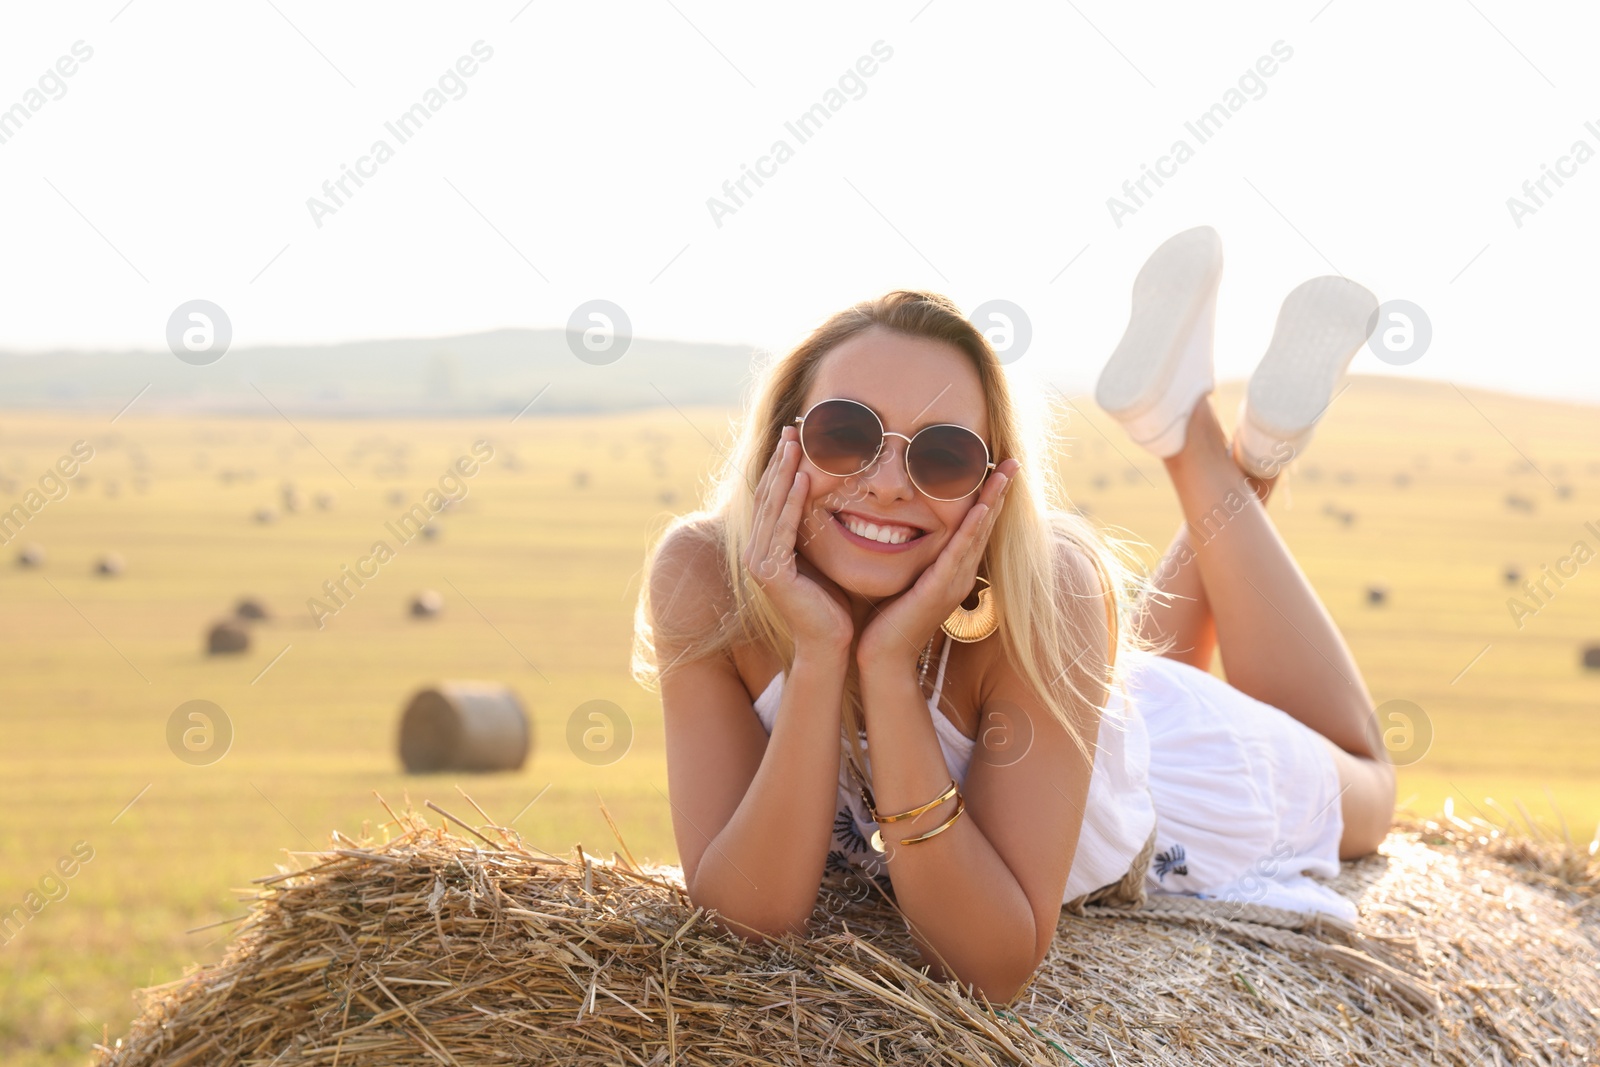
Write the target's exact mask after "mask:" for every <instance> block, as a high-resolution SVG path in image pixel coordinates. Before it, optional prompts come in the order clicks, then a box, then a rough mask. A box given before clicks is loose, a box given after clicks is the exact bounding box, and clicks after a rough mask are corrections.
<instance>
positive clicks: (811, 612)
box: [744, 426, 855, 651]
mask: <svg viewBox="0 0 1600 1067" xmlns="http://www.w3.org/2000/svg"><path fill="white" fill-rule="evenodd" d="M800 459H801V451H800V441H799V433H798V431H797V430H796V429H795V427H793V426H785V427H784V428H783V431H782V433H781V434H780V435H779V440H778V447H777V448H775V449H774V450H773V453H772V458H771V459H770V460H769V461H768V462H767V469H766V470H765V471H763V472H762V474H761V481H760V482H758V483H756V489H755V517H754V521H753V522H752V524H751V530H750V540H749V542H748V543H747V544H746V545H745V550H744V566H745V571H746V573H748V574H749V576H750V580H751V581H752V582H754V583H755V584H756V585H757V586H758V587H760V589H761V590H762V591H763V592H764V593H766V595H767V597H768V598H769V599H770V600H771V601H772V603H773V606H774V607H775V608H777V610H778V613H779V614H780V615H782V616H783V619H784V621H785V622H786V623H788V625H789V632H790V633H791V634H793V635H794V641H795V647H796V649H801V648H819V649H829V650H832V651H848V650H849V648H850V643H851V641H852V640H853V638H854V637H855V623H854V621H853V620H852V619H851V615H850V600H849V598H848V597H847V596H846V595H845V594H844V592H843V591H842V590H841V589H840V588H839V587H838V586H837V585H835V584H834V583H833V582H832V581H830V580H829V579H828V578H827V577H826V576H825V575H822V574H820V573H818V572H817V570H816V569H815V568H814V567H811V566H810V565H809V564H807V565H805V567H804V568H803V569H802V567H801V566H800V564H802V563H804V562H805V561H803V560H801V559H800V557H799V556H798V555H797V554H796V552H795V540H796V538H797V536H798V534H799V529H800V515H801V511H802V509H803V508H804V507H805V504H806V501H807V500H808V499H809V498H810V491H811V477H810V475H809V474H808V473H807V472H806V471H804V470H801V469H800V468H801V464H800Z"/></svg>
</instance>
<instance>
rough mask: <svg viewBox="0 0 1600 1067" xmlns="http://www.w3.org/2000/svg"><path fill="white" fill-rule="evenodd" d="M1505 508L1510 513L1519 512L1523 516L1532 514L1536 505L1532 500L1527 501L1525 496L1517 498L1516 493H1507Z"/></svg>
mask: <svg viewBox="0 0 1600 1067" xmlns="http://www.w3.org/2000/svg"><path fill="white" fill-rule="evenodd" d="M1506 507H1507V508H1510V509H1511V510H1512V511H1520V512H1522V513H1523V514H1524V515H1531V514H1533V512H1534V509H1535V507H1536V505H1535V504H1534V502H1533V501H1532V500H1529V499H1528V498H1527V497H1525V496H1518V495H1517V494H1516V493H1507V494H1506Z"/></svg>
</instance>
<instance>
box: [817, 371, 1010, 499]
mask: <svg viewBox="0 0 1600 1067" xmlns="http://www.w3.org/2000/svg"><path fill="white" fill-rule="evenodd" d="M835 400H841V401H843V402H844V403H846V404H854V405H856V407H858V408H861V409H862V410H863V411H865V412H866V413H867V414H868V415H871V416H872V419H873V421H874V422H876V423H877V424H878V433H879V434H881V435H882V436H880V437H879V439H878V450H877V451H876V452H874V453H873V454H872V458H871V459H869V460H867V462H866V463H864V464H863V465H862V466H861V469H860V470H856V471H852V472H851V473H849V474H833V473H832V472H830V471H825V470H823V468H822V466H821V465H820V464H818V463H817V462H816V461H815V460H813V459H811V453H810V452H809V451H808V450H807V449H806V435H805V422H806V417H807V416H809V415H810V414H811V413H812V412H813V411H815V410H817V408H819V407H821V406H822V405H823V404H827V403H831V402H833V401H835ZM794 421H795V426H796V427H798V429H797V430H796V431H795V432H796V434H797V435H798V437H799V438H800V451H801V452H802V453H803V454H804V455H805V457H806V459H807V460H808V461H809V462H810V463H811V465H812V466H813V467H816V468H817V469H818V470H822V471H823V473H824V474H828V475H829V476H830V477H834V478H854V477H855V476H856V475H857V474H860V473H861V471H864V470H866V469H867V468H869V467H871V466H872V465H873V464H874V463H876V462H877V461H878V457H879V456H881V455H883V446H884V445H886V444H888V443H889V438H890V437H891V436H892V437H898V438H900V439H901V440H902V441H904V442H905V443H906V447H905V452H904V453H903V454H902V455H901V457H900V458H901V461H902V462H903V463H904V464H905V467H906V477H907V478H909V479H911V484H912V485H914V486H916V489H917V492H919V493H921V494H922V495H923V496H925V497H927V498H928V499H929V500H942V501H947V502H948V501H952V500H965V499H966V498H967V497H969V496H971V495H972V494H973V493H976V492H978V491H979V490H980V489H982V488H983V483H984V482H986V481H988V480H989V472H990V471H992V470H994V469H995V467H997V466H998V465H999V464H997V463H995V462H994V461H993V460H992V459H991V458H990V453H989V442H987V441H985V440H984V439H983V437H982V436H981V435H980V434H979V433H978V431H976V430H974V429H973V428H972V427H970V426H963V425H961V424H960V423H959V422H935V423H931V424H929V425H927V426H924V427H923V428H922V429H920V430H918V431H917V432H916V433H914V434H912V435H911V436H910V437H907V436H906V435H905V434H903V433H900V432H899V431H897V430H888V429H885V428H884V425H883V418H882V417H881V416H880V415H879V414H878V413H877V412H876V411H873V410H872V409H871V408H870V407H868V406H867V405H865V404H863V403H862V402H861V401H859V400H852V399H850V398H849V397H847V396H830V397H827V398H825V399H823V400H819V401H817V402H816V403H815V404H812V405H811V406H810V407H808V408H806V411H805V414H804V415H796V416H795V417H794ZM941 426H951V427H954V428H955V429H957V430H965V431H966V432H967V433H970V434H971V435H972V436H973V437H976V438H977V439H978V444H980V445H982V446H983V463H984V466H983V476H982V477H980V478H979V479H978V484H977V485H975V486H973V487H972V488H971V489H968V490H967V491H966V492H965V493H962V494H961V495H960V496H934V495H933V494H932V493H930V492H928V491H927V490H926V489H924V488H922V485H921V484H920V483H919V482H918V481H917V476H916V475H915V474H912V473H911V443H912V442H913V441H915V440H916V439H917V438H918V437H921V436H922V435H923V434H925V433H927V432H928V431H929V430H933V429H937V428H939V427H941Z"/></svg>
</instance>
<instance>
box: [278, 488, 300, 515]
mask: <svg viewBox="0 0 1600 1067" xmlns="http://www.w3.org/2000/svg"><path fill="white" fill-rule="evenodd" d="M278 501H279V503H281V504H282V505H283V511H284V514H286V515H292V514H294V513H295V512H297V511H304V510H305V507H306V498H305V494H304V493H302V492H300V490H299V489H297V488H295V487H294V486H292V485H285V486H283V488H282V489H280V490H279V491H278Z"/></svg>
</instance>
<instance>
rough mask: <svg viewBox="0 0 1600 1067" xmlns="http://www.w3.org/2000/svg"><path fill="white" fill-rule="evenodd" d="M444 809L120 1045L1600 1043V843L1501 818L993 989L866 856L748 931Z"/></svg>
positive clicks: (1362, 1054) (1311, 1050)
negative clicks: (1599, 961)
mask: <svg viewBox="0 0 1600 1067" xmlns="http://www.w3.org/2000/svg"><path fill="white" fill-rule="evenodd" d="M428 806H429V808H431V809H432V810H433V811H435V812H438V813H440V814H441V815H443V816H444V818H446V819H449V820H450V822H449V827H448V828H445V827H442V826H431V825H428V824H427V822H426V821H425V820H424V819H423V818H421V817H420V816H418V815H416V814H413V813H411V812H403V813H401V814H400V815H398V816H396V817H395V821H394V822H393V823H390V824H388V825H387V826H386V827H385V829H386V831H390V830H392V831H394V832H395V836H392V838H391V839H371V840H359V841H358V840H354V839H351V838H349V837H346V836H344V835H342V834H339V833H334V834H333V835H332V841H331V844H330V846H329V848H328V850H327V851H325V852H323V853H321V854H317V855H310V856H301V857H297V858H298V859H299V861H300V869H298V870H296V871H291V872H281V871H280V873H278V874H276V875H272V876H269V877H265V878H262V879H259V880H258V882H259V883H260V884H261V885H262V888H261V889H260V891H259V892H258V894H257V898H256V900H255V902H254V903H253V904H252V906H251V912H250V915H249V916H248V917H247V918H246V920H245V921H244V923H243V924H242V925H241V926H240V927H238V928H237V930H236V932H235V934H234V937H233V942H232V944H231V945H230V946H229V948H228V950H227V952H226V954H225V955H224V956H223V958H222V960H221V961H220V962H218V963H214V964H210V965H207V966H204V967H199V968H196V969H193V970H191V971H190V972H189V973H188V974H186V975H185V976H184V977H183V978H181V979H179V980H177V981H174V982H171V983H169V984H167V985H163V986H159V987H157V988H155V989H152V990H149V991H148V992H147V993H146V994H145V996H144V1003H143V1008H142V1011H141V1014H140V1015H139V1017H138V1018H136V1019H135V1020H134V1022H133V1024H132V1026H131V1027H130V1029H129V1032H128V1034H127V1036H126V1037H125V1038H123V1039H121V1040H118V1041H116V1042H115V1043H114V1044H112V1045H110V1046H109V1047H105V1046H97V1057H98V1058H97V1061H96V1062H97V1064H98V1067H146V1065H150V1067H154V1065H156V1064H175V1063H191V1064H198V1063H205V1064H207V1065H208V1067H238V1065H243V1064H246V1063H252V1064H253V1063H262V1062H266V1061H267V1060H268V1059H270V1058H271V1056H273V1055H278V1056H283V1055H284V1053H285V1052H288V1051H293V1053H294V1054H293V1055H292V1056H288V1057H285V1062H287V1061H288V1060H289V1059H293V1060H294V1061H295V1062H311V1061H312V1060H315V1061H316V1062H318V1063H321V1062H324V1061H325V1060H326V1061H330V1062H331V1060H332V1058H333V1055H334V1050H336V1049H339V1048H341V1047H342V1049H343V1050H344V1052H346V1053H349V1054H350V1056H351V1057H352V1058H351V1060H350V1062H352V1063H354V1062H360V1063H371V1064H385V1065H395V1064H417V1065H424V1064H439V1063H452V1062H453V1063H461V1064H469V1063H491V1062H495V1063H498V1062H506V1063H560V1064H566V1065H572V1067H600V1065H602V1064H603V1065H611V1064H618V1063H629V1064H662V1065H665V1064H669V1063H673V1062H676V1063H680V1064H691V1063H692V1064H716V1063H761V1064H768V1065H772V1067H800V1065H802V1064H803V1065H806V1067H811V1065H814V1064H840V1063H850V1064H877V1065H880V1067H881V1065H893V1067H905V1065H913V1064H914V1065H917V1067H923V1065H926V1064H935V1063H937V1064H947V1063H962V1064H991V1065H1000V1064H1006V1065H1013V1064H1028V1065H1035V1064H1044V1065H1054V1064H1061V1065H1063V1067H1065V1065H1069V1064H1079V1065H1084V1067H1087V1065H1098V1067H1111V1065H1112V1064H1121V1065H1125V1067H1128V1065H1134V1064H1175V1063H1176V1064H1186V1065H1196V1067H1223V1065H1227V1067H1234V1065H1256V1064H1262V1065H1265V1064H1271V1065H1274V1067H1276V1065H1280V1064H1284V1063H1312V1062H1315V1063H1327V1064H1332V1063H1338V1064H1347V1065H1353V1067H1392V1065H1395V1064H1410V1063H1440V1064H1444V1063H1448V1064H1459V1065H1468V1064H1471V1065H1477V1064H1507V1063H1529V1064H1548V1065H1553V1064H1558V1063H1580V1062H1588V1060H1589V1057H1591V1056H1593V1054H1594V1051H1595V1049H1596V1048H1597V1047H1600V1019H1597V1017H1596V1015H1595V1012H1594V1010H1593V1005H1595V1004H1597V1003H1600V973H1597V971H1596V968H1595V966H1594V959H1595V956H1596V953H1597V951H1600V909H1597V907H1596V906H1588V907H1584V906H1582V905H1584V904H1586V903H1587V904H1591V905H1592V904H1593V902H1594V901H1595V899H1596V896H1597V895H1600V889H1597V884H1600V863H1597V861H1596V860H1595V859H1594V858H1593V857H1590V856H1588V855H1587V853H1586V851H1583V850H1581V848H1580V849H1574V848H1572V847H1571V846H1564V847H1563V846H1562V845H1561V844H1560V843H1559V841H1555V842H1554V843H1552V840H1551V839H1542V838H1529V837H1511V836H1508V835H1507V833H1506V832H1505V830H1504V828H1500V827H1493V826H1490V825H1489V824H1487V823H1482V822H1481V820H1473V821H1472V822H1470V823H1469V822H1467V821H1466V820H1457V819H1454V818H1452V817H1449V816H1447V817H1445V818H1446V821H1443V822H1431V821H1430V822H1421V821H1414V822H1410V823H1407V824H1405V825H1403V826H1401V827H1400V828H1399V829H1397V830H1396V832H1394V833H1392V834H1390V836H1389V838H1388V840H1387V841H1386V842H1385V843H1384V844H1383V846H1382V847H1381V848H1380V850H1379V852H1378V853H1377V854H1375V855H1372V856H1368V857H1366V858H1364V859H1361V860H1357V861H1354V862H1349V863H1345V864H1342V865H1341V872H1340V874H1339V876H1338V877H1337V878H1336V879H1334V880H1332V882H1331V883H1330V884H1331V886H1332V888H1333V889H1334V890H1335V891H1336V892H1339V893H1341V894H1342V895H1344V896H1346V897H1347V898H1348V899H1350V900H1352V901H1353V902H1354V903H1355V904H1356V906H1357V909H1358V911H1359V914H1360V918H1359V920H1358V923H1357V925H1356V926H1355V927H1354V928H1353V929H1351V928H1348V927H1344V926H1342V925H1341V924H1338V923H1331V922H1325V923H1319V922H1317V921H1316V920H1315V919H1313V918H1311V917H1308V916H1305V915H1298V914H1295V913H1290V912H1282V911H1277V910H1275V909H1271V908H1264V907H1262V906H1260V905H1256V904H1236V903H1230V902H1226V901H1201V900H1198V899H1196V898H1190V897H1160V896H1157V897H1152V898H1151V902H1150V903H1149V904H1147V906H1146V907H1145V908H1143V909H1137V910H1130V909H1119V908H1106V907H1089V908H1087V909H1085V913H1084V914H1083V915H1078V914H1076V913H1074V912H1073V911H1072V910H1070V909H1066V908H1063V909H1062V912H1061V916H1060V918H1059V920H1058V923H1057V926H1056V930H1055V937H1054V939H1053V941H1052V942H1051V945H1050V947H1049V949H1048V951H1047V953H1046V955H1045V958H1044V962H1043V963H1042V964H1041V966H1040V967H1039V969H1038V970H1037V971H1036V972H1035V973H1034V974H1033V975H1032V976H1031V977H1030V979H1029V980H1028V983H1027V984H1026V985H1025V986H1024V987H1023V989H1022V990H1021V992H1020V993H1019V994H1018V995H1017V996H1016V997H1014V998H1013V999H1012V1001H1011V1002H1009V1003H1007V1004H1004V1005H1001V1006H998V1007H997V1006H995V1005H992V1004H991V1003H989V1002H988V1001H987V1000H985V999H981V998H980V997H979V996H978V995H977V994H976V993H975V992H972V991H969V989H968V988H966V987H963V986H962V985H961V984H960V983H958V982H956V981H939V980H936V979H935V978H934V977H933V976H932V975H930V974H929V973H928V970H927V968H923V967H919V966H918V965H917V963H916V962H915V961H916V960H917V952H916V946H915V943H914V942H913V941H912V939H911V937H910V935H909V933H908V931H907V920H906V918H905V917H904V916H903V915H902V914H900V912H899V910H898V908H897V906H896V904H895V900H894V897H893V895H892V892H885V891H884V890H883V889H881V888H879V887H878V884H877V883H874V882H866V881H864V880H863V879H861V878H860V876H859V875H856V876H854V881H851V880H849V879H848V878H847V879H845V880H843V881H830V882H829V883H827V884H825V886H824V888H823V890H822V892H821V894H820V895H819V897H818V900H817V907H816V909H815V910H814V911H813V913H812V921H811V927H810V930H809V931H808V932H809V934H810V936H808V937H807V938H805V939H803V940H802V939H800V938H797V937H796V936H794V935H792V934H787V935H784V936H783V937H781V938H770V939H766V940H764V941H761V942H759V943H752V942H749V941H745V940H744V939H742V938H740V937H738V936H736V935H735V934H733V933H731V932H729V931H728V930H726V929H725V928H724V927H723V925H720V924H718V923H717V922H716V921H715V917H714V916H711V915H709V914H707V913H706V912H704V911H703V910H697V909H696V907H695V905H694V903H693V902H692V901H691V900H690V898H689V894H688V893H687V891H686V889H685V887H684V882H683V876H682V872H681V871H680V870H679V869H678V868H676V867H669V866H656V865H648V866H644V865H640V864H638V863H636V862H635V861H634V859H633V856H632V854H631V852H630V850H629V849H628V846H627V845H626V843H625V842H623V841H622V838H621V834H620V833H619V834H618V838H619V845H620V848H621V852H622V854H621V855H615V854H613V859H612V860H611V861H606V860H601V859H598V858H596V857H593V856H590V855H588V854H586V853H585V852H584V850H583V849H582V847H581V846H578V847H575V848H574V849H573V850H572V852H571V855H570V857H568V858H565V859H563V858H562V857H559V856H553V855H550V854H549V853H545V852H543V851H542V850H540V851H537V852H536V851H535V850H534V849H532V848H531V847H529V846H527V845H525V844H524V843H523V842H522V840H521V839H520V837H518V836H517V834H516V833H515V832H514V831H511V830H507V829H500V828H498V827H496V826H495V825H493V823H494V820H493V819H491V818H490V817H489V816H488V815H483V816H482V818H481V821H480V819H479V817H478V816H477V815H476V814H474V813H473V812H472V811H471V810H470V809H469V808H468V807H467V802H466V801H462V800H456V801H455V802H454V803H452V804H451V805H450V806H451V807H459V808H461V809H462V810H460V811H456V812H447V811H446V810H445V808H443V807H440V806H438V805H434V804H432V803H430V804H429V805H428ZM475 806H476V805H473V807H475ZM602 810H604V809H602ZM424 814H426V813H424ZM462 815H466V816H468V817H469V818H470V819H471V821H470V822H468V821H467V820H466V819H463V818H461V816H462ZM607 818H608V819H609V813H608V814H607ZM1458 824H1459V825H1458ZM612 825H613V828H615V824H614V823H613V824H612ZM457 826H459V827H461V828H462V829H461V830H460V832H457V831H456V829H455V828H456V827H457ZM468 833H471V834H473V835H474V836H471V837H468V836H467V834H468ZM890 890H892V887H890ZM340 1062H341V1063H342V1062H345V1060H344V1059H341V1060H340Z"/></svg>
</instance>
